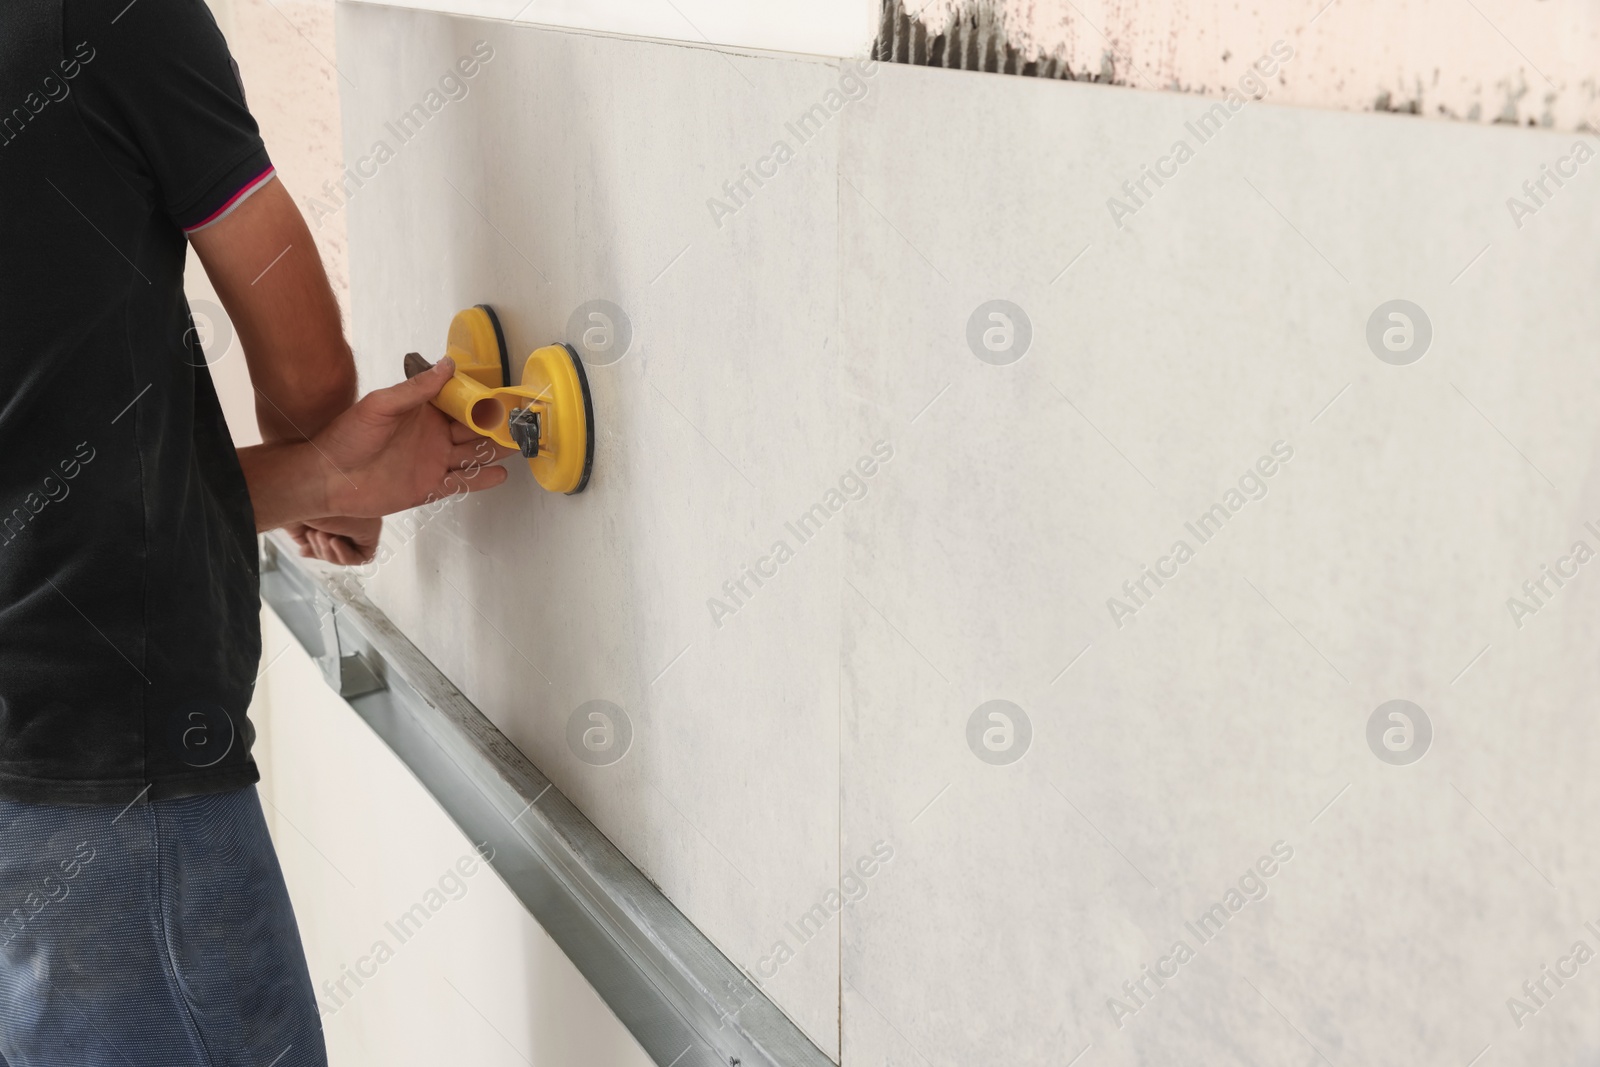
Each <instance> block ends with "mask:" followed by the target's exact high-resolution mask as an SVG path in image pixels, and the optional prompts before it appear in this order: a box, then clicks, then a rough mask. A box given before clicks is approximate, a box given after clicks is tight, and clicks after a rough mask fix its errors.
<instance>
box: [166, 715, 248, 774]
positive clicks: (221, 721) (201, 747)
mask: <svg viewBox="0 0 1600 1067" xmlns="http://www.w3.org/2000/svg"><path fill="white" fill-rule="evenodd" d="M236 735H237V732H236V731H235V730H234V728H233V718H232V717H231V716H230V715H229V714H228V711H227V709H226V708H224V707H223V706H222V705H220V704H217V703H213V702H212V701H209V700H189V701H185V702H184V703H182V704H179V705H178V707H177V709H176V710H174V711H173V713H172V718H171V719H170V720H169V721H168V723H167V745H168V747H169V748H171V749H172V751H173V753H175V754H176V755H177V757H178V758H179V759H181V760H183V762H185V763H187V764H188V765H189V766H191V767H215V766H216V765H217V764H219V763H221V762H222V761H223V759H225V758H226V757H227V755H228V753H229V752H231V751H233V742H234V738H235V737H236Z"/></svg>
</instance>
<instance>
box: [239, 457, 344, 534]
mask: <svg viewBox="0 0 1600 1067" xmlns="http://www.w3.org/2000/svg"><path fill="white" fill-rule="evenodd" d="M238 451H239V466H240V467H241V468H243V470H244V480H245V483H246V484H247V485H249V487H250V505H251V507H253V508H254V509H255V513H256V531H257V532H258V533H259V532H260V531H262V530H272V529H276V528H277V527H279V526H283V525H285V524H287V523H291V522H304V521H305V520H306V519H316V518H321V517H322V516H324V515H327V514H329V510H328V509H329V506H330V502H329V493H328V486H327V480H326V478H325V477H324V471H325V469H326V467H327V464H326V463H324V462H323V459H322V457H321V456H319V455H318V454H317V450H316V446H315V445H313V444H312V443H311V442H310V441H293V442H287V443H280V444H268V445H251V446H249V447H247V448H241V449H239V450H238Z"/></svg>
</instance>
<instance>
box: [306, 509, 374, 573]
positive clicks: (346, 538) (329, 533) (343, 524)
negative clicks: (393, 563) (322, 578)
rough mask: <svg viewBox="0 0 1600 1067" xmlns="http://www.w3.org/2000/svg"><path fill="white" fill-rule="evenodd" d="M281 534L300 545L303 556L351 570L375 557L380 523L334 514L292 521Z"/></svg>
mask: <svg viewBox="0 0 1600 1067" xmlns="http://www.w3.org/2000/svg"><path fill="white" fill-rule="evenodd" d="M284 531H285V532H286V533H288V535H289V536H290V537H292V538H294V541H295V544H297V545H299V546H300V554H301V555H302V556H306V557H309V558H311V559H320V560H322V561H323V562H325V563H338V564H340V565H342V566H345V567H354V566H356V565H358V564H362V563H366V562H368V561H370V560H371V559H372V557H373V556H375V555H376V554H377V552H378V537H379V535H381V534H382V533H383V520H382V519H352V518H348V517H345V516H339V515H333V516H328V517H325V518H320V519H307V520H306V521H305V522H291V523H290V524H289V525H287V526H285V527H284Z"/></svg>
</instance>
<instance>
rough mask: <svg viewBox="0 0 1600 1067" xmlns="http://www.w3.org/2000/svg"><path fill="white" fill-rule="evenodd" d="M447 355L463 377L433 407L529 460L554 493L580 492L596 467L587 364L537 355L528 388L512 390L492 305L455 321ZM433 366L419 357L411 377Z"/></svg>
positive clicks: (564, 353) (554, 350)
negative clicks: (586, 375) (584, 368)
mask: <svg viewBox="0 0 1600 1067" xmlns="http://www.w3.org/2000/svg"><path fill="white" fill-rule="evenodd" d="M445 354H446V355H448V356H450V358H451V359H453V360H455V364H456V373H455V375H454V376H453V377H452V378H451V379H450V380H449V381H448V382H446V383H445V386H444V388H443V389H442V390H440V392H439V395H438V396H436V397H434V400H433V405H434V407H436V408H438V409H439V410H440V411H442V412H444V413H445V414H446V415H449V416H450V417H451V418H453V419H455V420H456V421H457V422H462V423H465V424H466V425H468V426H470V427H471V428H472V429H473V430H474V431H475V432H477V433H480V434H482V435H483V436H484V437H487V438H489V439H490V440H492V441H494V442H495V443H497V444H499V445H501V446H503V447H505V448H514V449H517V450H518V451H519V452H521V453H522V455H523V456H524V457H526V458H527V460H528V467H529V469H531V470H532V471H533V476H534V478H535V479H536V480H537V481H538V482H539V484H540V485H542V486H544V487H545V488H546V489H548V490H550V491H551V492H553V493H567V494H572V493H581V492H583V489H584V486H586V485H588V484H589V471H590V469H591V468H593V466H594V405H593V403H592V402H591V401H590V399H589V380H588V378H587V377H585V375H584V373H583V361H582V360H581V359H579V358H578V354H577V353H576V352H574V351H573V350H572V348H571V346H570V345H564V344H554V345H545V346H544V347H543V348H540V349H536V350H535V351H534V352H533V353H532V354H531V355H529V356H528V360H527V362H526V363H525V364H523V367H522V383H521V384H520V385H507V384H506V379H507V377H508V376H509V372H510V369H511V368H510V360H509V358H508V354H507V350H506V339H505V334H504V333H503V332H502V331H501V329H500V320H499V319H497V318H496V317H495V314H494V310H493V309H492V308H490V307H489V306H488V305H487V304H479V305H478V306H477V307H470V308H467V309H466V310H465V311H460V312H457V313H456V316H455V318H454V319H452V320H450V332H449V335H448V336H447V337H446V339H445ZM430 366H432V364H430V363H429V362H428V361H427V360H425V359H423V358H422V357H421V356H420V355H418V354H417V353H415V352H412V353H410V354H409V355H407V356H406V359H405V371H406V377H407V378H411V377H414V376H415V375H417V374H420V373H421V372H422V371H425V370H427V369H428V368H429V367H430Z"/></svg>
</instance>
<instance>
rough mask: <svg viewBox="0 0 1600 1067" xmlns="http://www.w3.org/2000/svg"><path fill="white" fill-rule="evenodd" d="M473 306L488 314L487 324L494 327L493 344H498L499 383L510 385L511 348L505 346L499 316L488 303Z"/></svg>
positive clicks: (503, 332) (504, 337)
mask: <svg viewBox="0 0 1600 1067" xmlns="http://www.w3.org/2000/svg"><path fill="white" fill-rule="evenodd" d="M473 307H475V308H477V309H478V310H479V311H481V312H483V313H484V314H485V315H487V316H489V324H490V325H491V326H493V327H494V341H495V344H497V345H499V346H500V384H501V385H510V384H511V350H510V349H508V348H506V332H505V331H504V330H502V329H501V328H500V316H499V315H496V314H495V313H494V308H492V307H490V306H489V305H488V304H474V305H473Z"/></svg>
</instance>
